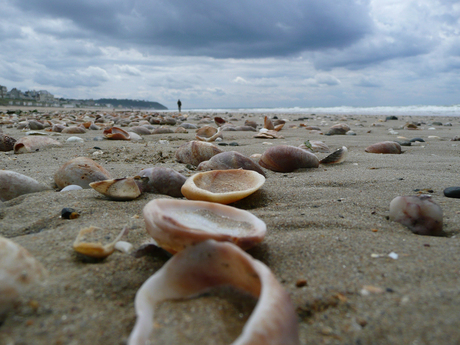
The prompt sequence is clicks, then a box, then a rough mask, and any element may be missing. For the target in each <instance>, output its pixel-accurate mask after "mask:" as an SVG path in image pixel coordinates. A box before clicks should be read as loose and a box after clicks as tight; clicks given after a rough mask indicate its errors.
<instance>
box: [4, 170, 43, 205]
mask: <svg viewBox="0 0 460 345" xmlns="http://www.w3.org/2000/svg"><path fill="white" fill-rule="evenodd" d="M48 189H51V188H50V187H48V186H46V185H44V184H42V183H40V182H38V181H36V180H34V179H33V178H31V177H29V176H26V175H22V174H20V173H17V172H14V171H10V170H0V200H1V201H8V200H11V199H14V198H16V197H18V196H20V195H23V194H29V193H37V192H42V191H44V190H48Z"/></svg>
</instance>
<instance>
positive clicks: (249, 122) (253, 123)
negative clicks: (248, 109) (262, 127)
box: [244, 120, 257, 129]
mask: <svg viewBox="0 0 460 345" xmlns="http://www.w3.org/2000/svg"><path fill="white" fill-rule="evenodd" d="M244 125H245V126H250V127H252V128H254V129H257V122H255V121H252V120H246V121H244Z"/></svg>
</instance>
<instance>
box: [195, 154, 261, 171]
mask: <svg viewBox="0 0 460 345" xmlns="http://www.w3.org/2000/svg"><path fill="white" fill-rule="evenodd" d="M240 168H241V169H244V170H254V171H257V172H258V173H259V174H261V175H263V176H265V173H264V171H263V170H262V168H261V167H260V165H259V164H257V163H256V162H254V161H253V160H252V159H251V158H248V157H246V156H245V155H243V154H241V153H239V152H237V151H227V152H222V153H219V154H217V155H215V156H213V157H212V158H211V159H210V160H208V161H204V162H201V163H200V164H199V165H198V168H197V170H201V171H206V170H227V169H240Z"/></svg>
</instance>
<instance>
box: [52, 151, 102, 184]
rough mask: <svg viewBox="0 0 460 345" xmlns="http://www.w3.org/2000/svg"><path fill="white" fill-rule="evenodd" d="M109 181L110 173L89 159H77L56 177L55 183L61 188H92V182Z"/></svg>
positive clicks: (62, 169) (70, 162)
mask: <svg viewBox="0 0 460 345" xmlns="http://www.w3.org/2000/svg"><path fill="white" fill-rule="evenodd" d="M108 179H110V174H109V172H108V171H107V170H105V169H104V168H103V167H102V166H101V165H99V164H98V163H96V162H95V161H93V160H92V159H91V158H87V157H77V158H74V159H72V160H70V161H68V162H67V163H65V164H64V165H62V166H61V167H60V168H59V170H58V171H57V172H56V174H55V175H54V182H55V183H56V185H57V186H58V187H59V188H64V187H66V186H69V185H72V184H74V185H77V186H80V187H82V188H90V186H89V184H90V183H91V182H96V181H102V180H108Z"/></svg>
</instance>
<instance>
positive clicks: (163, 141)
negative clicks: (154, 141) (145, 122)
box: [158, 140, 169, 145]
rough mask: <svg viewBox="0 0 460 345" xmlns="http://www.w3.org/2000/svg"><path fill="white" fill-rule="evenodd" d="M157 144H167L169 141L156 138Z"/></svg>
mask: <svg viewBox="0 0 460 345" xmlns="http://www.w3.org/2000/svg"><path fill="white" fill-rule="evenodd" d="M158 144H160V145H169V141H168V140H158Z"/></svg>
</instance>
